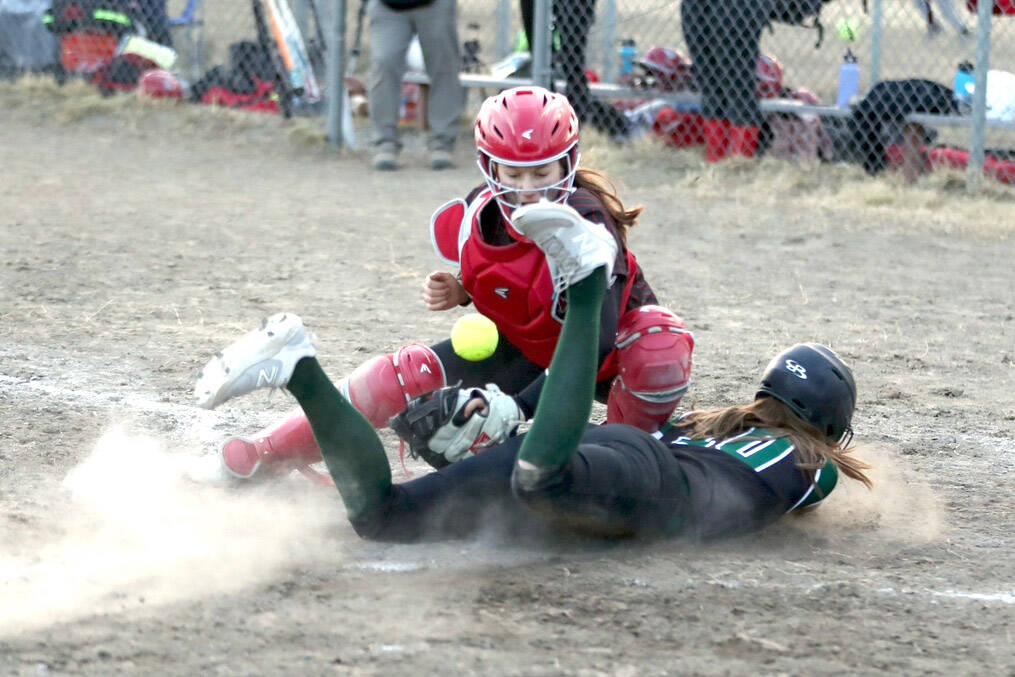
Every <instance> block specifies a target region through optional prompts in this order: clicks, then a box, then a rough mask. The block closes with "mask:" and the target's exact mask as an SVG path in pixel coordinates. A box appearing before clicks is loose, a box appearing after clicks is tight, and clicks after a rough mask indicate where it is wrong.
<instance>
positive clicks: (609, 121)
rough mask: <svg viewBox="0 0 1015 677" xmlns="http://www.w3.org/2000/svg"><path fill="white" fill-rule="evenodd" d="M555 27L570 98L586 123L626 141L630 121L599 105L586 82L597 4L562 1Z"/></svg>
mask: <svg viewBox="0 0 1015 677" xmlns="http://www.w3.org/2000/svg"><path fill="white" fill-rule="evenodd" d="M553 15H554V20H555V21H554V24H555V26H556V27H557V32H558V33H559V35H560V51H559V52H557V53H556V55H555V59H556V62H557V63H558V64H559V66H560V70H561V74H562V75H563V76H564V80H565V81H566V82H567V88H566V92H565V93H566V95H567V98H568V100H569V101H570V102H571V105H572V106H574V109H575V112H576V113H577V114H578V117H579V119H581V120H582V121H583V122H591V123H592V124H593V125H594V126H595V127H596V128H597V129H599V130H600V131H602V132H604V133H606V134H609V135H610V136H612V137H619V138H622V137H623V136H624V135H626V134H627V133H628V127H629V124H628V121H627V117H626V116H624V114H623V113H621V112H620V111H619V110H617V109H616V108H614V107H613V106H610V105H608V104H606V103H603V102H602V101H597V100H596V99H595V98H594V97H593V96H592V93H591V92H590V91H589V85H588V81H587V80H586V78H585V56H586V44H587V42H588V32H589V29H591V28H592V22H593V20H594V19H595V0H558V1H556V2H554V7H553Z"/></svg>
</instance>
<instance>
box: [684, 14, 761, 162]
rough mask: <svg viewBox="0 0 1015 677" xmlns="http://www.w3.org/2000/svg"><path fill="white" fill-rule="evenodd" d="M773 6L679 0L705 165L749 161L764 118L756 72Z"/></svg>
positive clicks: (756, 144)
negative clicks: (731, 159)
mask: <svg viewBox="0 0 1015 677" xmlns="http://www.w3.org/2000/svg"><path fill="white" fill-rule="evenodd" d="M773 2H774V0H755V1H754V2H728V0H683V2H681V3H680V22H681V26H682V28H683V31H684V41H685V42H686V43H687V49H688V51H689V52H690V53H691V60H692V61H693V62H694V69H695V73H696V75H697V82H698V89H699V91H701V115H702V117H703V118H704V120H705V122H704V130H703V131H704V136H705V159H706V160H707V161H708V162H718V161H719V160H721V159H723V158H725V157H729V156H735V155H742V156H744V157H753V156H754V153H755V150H756V149H757V146H758V136H759V134H760V128H761V124H762V122H764V116H763V115H762V114H761V109H760V107H759V106H758V83H757V76H756V69H757V63H758V55H759V54H760V51H761V30H762V29H763V28H764V27H765V26H767V25H768V22H769V17H770V16H771V14H772V9H773Z"/></svg>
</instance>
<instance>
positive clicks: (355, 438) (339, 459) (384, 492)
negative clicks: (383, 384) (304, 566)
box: [286, 358, 391, 520]
mask: <svg viewBox="0 0 1015 677" xmlns="http://www.w3.org/2000/svg"><path fill="white" fill-rule="evenodd" d="M286 388H287V389H288V390H289V392H291V393H292V394H293V395H294V396H295V397H296V400H297V401H298V402H299V403H300V407H302V408H303V411H304V412H305V413H306V415H307V419H308V420H309V421H310V427H311V428H313V431H314V437H315V438H317V442H318V444H319V445H320V447H321V455H322V456H323V457H324V462H325V464H326V465H327V466H328V472H329V473H330V474H331V478H332V479H333V480H334V481H335V487H336V488H337V489H338V493H339V494H341V496H342V502H343V503H345V509H346V512H347V513H348V516H349V519H350V520H355V519H358V518H359V517H361V516H362V515H364V514H366V513H367V512H369V511H371V510H375V509H377V508H378V507H379V506H380V505H382V504H383V503H384V501H386V500H387V499H388V497H389V496H390V493H391V468H390V467H389V465H388V457H387V456H386V455H385V453H384V446H383V445H382V444H381V440H380V438H379V437H377V433H376V432H375V431H374V429H373V427H372V426H371V425H370V422H369V421H367V420H366V419H365V418H364V417H363V415H362V414H360V413H359V412H358V411H356V409H355V408H354V407H353V406H352V405H351V404H350V403H349V401H348V400H346V399H345V398H344V397H342V395H341V393H339V392H338V390H337V389H336V388H335V386H334V385H333V384H332V383H331V381H330V380H329V379H328V377H327V375H326V374H325V373H324V370H323V369H321V365H320V364H319V363H318V362H317V360H316V359H315V358H305V359H302V360H300V361H299V362H298V363H297V364H296V368H295V369H294V370H293V375H292V378H291V379H290V380H289V384H288V385H287V386H286Z"/></svg>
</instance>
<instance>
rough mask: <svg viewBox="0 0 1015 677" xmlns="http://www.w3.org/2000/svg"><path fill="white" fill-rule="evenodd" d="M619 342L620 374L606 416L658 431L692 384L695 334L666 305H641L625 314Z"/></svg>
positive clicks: (610, 397) (607, 419)
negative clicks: (664, 306) (692, 354)
mask: <svg viewBox="0 0 1015 677" xmlns="http://www.w3.org/2000/svg"><path fill="white" fill-rule="evenodd" d="M616 346H617V377H616V378H615V379H614V381H613V385H612V386H611V387H610V396H609V399H608V400H607V403H606V421H607V423H626V424H627V425H632V426H635V427H636V428H641V429H642V430H645V431H647V432H655V431H656V430H658V429H659V427H660V426H661V425H662V424H663V423H665V422H666V420H667V419H668V418H669V417H670V415H671V414H672V413H673V410H674V409H676V407H677V404H678V403H679V402H680V398H681V397H683V395H684V392H685V391H686V390H687V386H688V384H689V383H690V380H691V353H692V352H693V350H694V336H692V335H691V332H689V331H687V330H686V329H685V328H684V321H683V320H681V319H680V318H679V317H677V316H676V315H674V314H673V313H672V312H670V311H669V310H667V309H666V308H663V307H662V306H642V307H640V308H636V309H634V310H632V311H630V312H628V313H627V314H625V315H624V316H623V317H622V318H620V326H619V327H618V329H617V341H616Z"/></svg>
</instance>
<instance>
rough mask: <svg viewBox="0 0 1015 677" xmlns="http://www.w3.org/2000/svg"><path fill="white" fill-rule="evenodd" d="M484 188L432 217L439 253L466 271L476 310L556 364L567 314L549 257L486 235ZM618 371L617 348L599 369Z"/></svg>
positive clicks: (543, 362)
mask: <svg viewBox="0 0 1015 677" xmlns="http://www.w3.org/2000/svg"><path fill="white" fill-rule="evenodd" d="M492 199H493V197H492V195H491V194H490V191H489V190H488V189H484V190H483V191H482V192H480V194H479V195H477V196H476V198H475V199H474V200H473V201H472V204H470V205H468V206H466V205H465V202H464V201H462V200H454V201H452V202H449V203H447V204H445V205H444V206H442V207H441V208H440V209H438V210H437V212H436V213H435V214H434V215H433V217H432V218H431V221H430V236H431V241H432V242H433V245H434V249H435V250H436V251H437V255H438V256H440V257H441V258H442V259H444V260H445V261H447V262H448V263H450V264H453V265H457V266H459V267H460V268H461V271H462V285H463V286H464V287H465V290H466V291H467V292H468V293H469V295H470V296H471V297H472V302H473V304H474V305H475V306H476V310H477V311H478V312H480V313H482V314H483V315H485V316H486V317H488V318H490V319H491V320H493V322H494V323H495V324H496V325H497V329H498V330H500V333H501V334H502V335H503V336H504V338H506V339H507V340H508V341H510V342H511V344H512V345H514V346H515V347H517V348H518V349H519V350H521V351H522V354H523V355H525V357H527V358H528V359H529V360H531V361H532V362H533V363H535V364H537V365H539V366H540V367H546V366H548V365H549V364H550V359H551V358H552V357H553V350H554V348H556V346H557V339H558V338H559V337H560V329H561V323H562V321H563V316H562V314H561V308H559V307H558V304H559V302H560V299H559V298H558V296H557V295H556V294H554V292H553V283H552V282H551V281H550V271H549V270H548V269H547V266H546V257H545V256H544V255H543V252H542V251H540V249H539V248H538V247H536V245H534V244H531V243H524V242H514V243H512V244H509V245H505V246H492V245H489V244H487V243H485V242H483V239H482V237H481V235H480V230H479V214H480V212H481V211H482V210H483V208H484V207H485V206H486V205H487V204H489V203H490V202H491V201H492ZM627 258H628V265H629V270H631V272H632V274H630V275H628V279H627V280H626V285H625V287H626V288H625V289H624V296H623V299H622V305H621V308H624V307H626V305H627V301H628V298H629V297H630V292H631V286H632V284H633V283H634V277H635V276H634V274H633V271H635V270H637V268H636V266H637V264H636V263H635V262H634V257H633V256H631V254H630V252H628V253H627ZM615 374H616V366H615V357H614V355H613V354H611V355H610V357H609V358H608V359H607V360H606V362H605V363H604V364H603V366H602V368H601V369H600V371H599V379H598V380H603V379H604V378H608V377H612V376H613V375H615Z"/></svg>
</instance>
